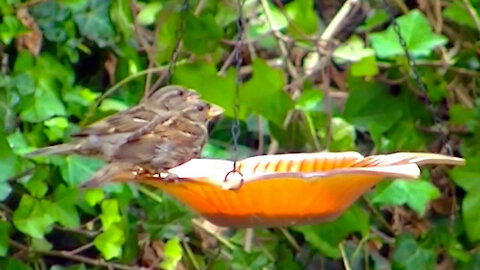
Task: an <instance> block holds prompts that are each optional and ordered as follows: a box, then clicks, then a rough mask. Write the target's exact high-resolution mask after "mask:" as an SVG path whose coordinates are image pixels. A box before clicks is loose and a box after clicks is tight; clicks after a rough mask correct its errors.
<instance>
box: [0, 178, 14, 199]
mask: <svg viewBox="0 0 480 270" xmlns="http://www.w3.org/2000/svg"><path fill="white" fill-rule="evenodd" d="M11 192H12V187H11V186H10V184H9V183H8V182H0V202H2V201H4V200H5V199H7V198H8V195H10V193H11Z"/></svg>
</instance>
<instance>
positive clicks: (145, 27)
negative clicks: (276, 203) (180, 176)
mask: <svg viewBox="0 0 480 270" xmlns="http://www.w3.org/2000/svg"><path fill="white" fill-rule="evenodd" d="M342 11H345V12H342ZM479 11H480V1H478V0H416V1H415V0H405V1H404V0H392V1H387V0H385V1H383V0H382V1H380V0H379V1H353V0H349V1H335V0H315V1H314V0H292V1H280V0H271V1H267V0H259V1H257V0H247V1H245V3H244V8H243V28H244V32H243V39H244V41H245V42H244V44H243V45H242V46H241V60H242V67H241V68H240V70H239V72H240V78H241V80H242V81H243V82H242V84H241V85H239V86H240V89H239V90H240V91H239V104H240V108H239V118H240V120H241V122H240V124H241V126H240V127H241V136H240V139H239V144H240V145H239V150H238V156H239V157H240V158H241V157H247V156H251V155H256V154H262V153H284V152H313V151H322V150H330V151H349V150H354V151H359V152H361V153H362V154H376V153H389V152H394V151H431V152H435V153H444V154H450V155H460V156H463V157H465V158H466V159H467V166H465V167H459V168H455V169H453V170H450V169H449V168H446V167H434V168H432V169H424V170H423V174H422V179H421V180H420V181H403V180H401V179H398V180H394V181H386V182H384V183H382V184H380V185H379V186H378V187H376V188H375V189H374V190H372V191H371V192H369V193H368V194H367V195H365V196H364V197H363V198H362V200H360V201H359V202H358V203H357V204H356V205H354V206H353V207H351V208H350V209H349V210H348V211H347V212H345V213H344V214H343V215H342V216H341V217H340V218H339V219H337V220H336V221H334V222H330V223H327V224H319V225H312V226H298V227H292V228H286V229H255V230H253V231H252V230H226V229H219V228H215V227H212V226H211V225H209V224H206V223H205V222H203V221H202V220H201V219H198V217H197V216H196V215H195V214H193V213H191V212H190V211H189V210H188V209H187V208H185V207H184V206H183V205H180V204H179V203H177V202H176V201H175V200H173V199H171V198H169V197H168V196H164V195H163V194H162V193H161V192H157V191H154V190H150V189H147V188H142V187H139V186H135V185H110V186H105V187H103V188H102V189H94V190H87V191H84V190H79V189H78V188H77V186H78V184H79V183H80V182H82V181H84V180H86V179H87V178H88V177H89V176H90V175H91V173H92V172H94V171H95V170H96V169H98V168H99V167H100V166H101V165H102V163H101V162H99V161H98V160H95V159H90V158H84V157H79V156H67V157H48V158H38V159H35V162H33V161H32V160H26V159H23V158H22V154H24V153H26V152H29V151H31V150H33V149H35V148H37V147H41V146H45V145H50V144H54V143H60V142H63V141H68V138H69V134H70V133H72V132H74V131H76V130H78V128H79V126H81V125H84V124H88V123H91V122H93V121H95V120H97V119H100V118H102V117H104V116H106V115H109V114H112V113H115V112H117V111H120V110H123V109H125V108H128V107H130V106H132V105H134V104H136V103H137V102H138V101H139V100H140V98H141V97H142V95H143V93H144V91H145V89H149V88H151V87H156V86H158V85H161V84H165V83H166V80H165V77H166V76H165V75H166V74H167V72H168V69H169V63H170V62H171V59H172V55H177V56H176V57H174V58H173V59H174V60H175V61H174V62H173V65H172V67H174V69H173V74H172V76H171V83H175V84H181V85H185V86H188V87H191V88H193V89H196V90H197V91H198V92H199V93H201V94H202V96H203V97H204V98H205V99H206V100H207V101H210V102H212V103H215V104H218V105H220V106H222V107H223V108H225V117H224V118H223V119H222V120H221V121H219V122H218V123H216V124H214V125H213V126H212V127H211V137H210V140H209V143H208V145H207V146H206V147H205V149H204V153H203V156H205V157H216V158H226V159H229V158H232V154H233V152H232V139H231V138H232V136H231V133H230V129H231V125H232V121H233V104H234V97H235V87H236V81H237V80H236V73H235V64H236V62H237V60H238V59H235V57H234V53H233V52H234V48H235V44H236V43H235V42H236V39H237V25H236V23H237V18H238V3H237V2H236V1H234V0H221V1H213V0H210V1H207V0H186V1H168V0H159V1H141V0H113V1H108V0H62V1H45V0H29V1H22V0H0V60H1V61H0V105H1V106H0V125H1V126H2V129H0V269H7V270H18V269H35V270H37V269H41V270H43V269H49V270H67V269H68V270H83V269H157V268H161V269H342V268H348V267H350V268H351V269H379V270H380V269H408V270H414V269H480V268H479V267H480V249H479V248H480V244H479V240H480V218H479V214H478V209H480V192H478V191H479V190H480V181H479V180H480V166H478V165H479V164H480V107H479V106H478V103H479V102H480V99H479V98H478V93H479V90H478V84H479V82H480V60H479V57H480V43H479V42H478V40H479V36H480V17H479V16H478V12H479ZM394 17H395V18H396V21H397V23H398V25H399V28H400V31H401V34H402V36H403V38H404V40H405V45H406V47H407V48H408V51H409V53H410V54H411V57H412V58H413V59H415V62H416V64H417V65H418V74H419V76H420V77H421V79H422V81H423V82H424V83H425V86H426V87H425V89H426V91H422V89H421V87H420V85H419V84H418V83H417V81H416V80H415V79H414V76H413V71H414V70H412V65H411V64H409V61H408V59H407V57H406V55H405V53H404V51H403V49H402V47H401V46H400V43H399V40H398V37H397V35H396V33H395V29H394V27H393V26H392V23H391V21H390V19H391V18H394ZM175 52H176V53H175ZM167 75H168V74H167ZM167 77H168V76H167ZM162 78H164V80H163V81H162V80H161V79H162ZM100 97H101V98H102V100H100V99H99V98H100ZM97 101H98V102H97ZM97 103H99V104H97ZM97 105H98V106H97ZM259 195H260V194H259ZM193 218H196V219H193ZM192 219H193V222H192Z"/></svg>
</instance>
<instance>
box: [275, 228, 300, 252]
mask: <svg viewBox="0 0 480 270" xmlns="http://www.w3.org/2000/svg"><path fill="white" fill-rule="evenodd" d="M279 230H280V231H281V232H282V234H283V236H285V239H287V241H288V243H290V245H292V247H293V248H294V249H295V250H296V251H297V252H300V251H301V250H302V249H301V248H300V245H299V244H298V243H297V241H296V240H295V238H293V236H292V235H291V234H290V232H289V231H288V230H287V229H285V228H280V229H279Z"/></svg>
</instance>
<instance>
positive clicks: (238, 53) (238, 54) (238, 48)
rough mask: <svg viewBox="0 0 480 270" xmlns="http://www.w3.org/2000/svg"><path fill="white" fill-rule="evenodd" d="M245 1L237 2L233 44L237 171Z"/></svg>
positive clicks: (234, 134) (234, 157) (233, 131)
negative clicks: (235, 40)
mask: <svg viewBox="0 0 480 270" xmlns="http://www.w3.org/2000/svg"><path fill="white" fill-rule="evenodd" d="M244 3H245V0H238V2H237V4H238V18H237V42H236V44H235V56H234V60H235V69H236V81H235V97H234V104H233V117H234V119H233V124H232V140H233V169H234V170H235V171H236V170H237V159H238V139H239V138H240V120H239V119H238V110H239V108H240V104H239V93H240V85H241V84H242V75H241V74H240V68H241V67H242V63H243V57H242V47H243V5H244Z"/></svg>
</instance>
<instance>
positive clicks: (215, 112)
mask: <svg viewBox="0 0 480 270" xmlns="http://www.w3.org/2000/svg"><path fill="white" fill-rule="evenodd" d="M223 112H224V110H223V109H222V108H221V107H219V106H217V105H214V104H211V105H210V109H208V119H209V120H212V119H215V118H217V117H219V116H220V115H222V114H223Z"/></svg>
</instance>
